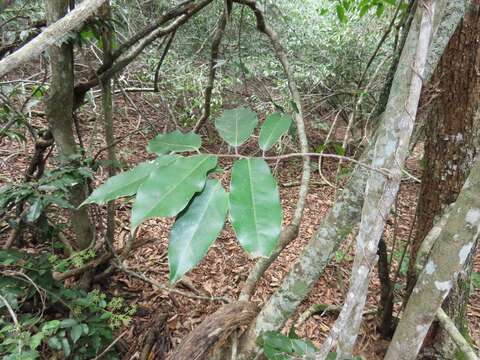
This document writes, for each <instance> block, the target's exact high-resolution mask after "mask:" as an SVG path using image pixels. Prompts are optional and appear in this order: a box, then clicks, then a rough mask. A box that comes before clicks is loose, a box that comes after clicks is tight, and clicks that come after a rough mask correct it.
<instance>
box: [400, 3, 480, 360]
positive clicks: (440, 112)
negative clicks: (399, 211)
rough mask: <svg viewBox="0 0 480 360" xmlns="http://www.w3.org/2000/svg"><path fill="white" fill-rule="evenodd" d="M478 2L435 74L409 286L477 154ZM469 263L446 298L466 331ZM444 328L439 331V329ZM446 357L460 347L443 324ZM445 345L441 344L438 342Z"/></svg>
mask: <svg viewBox="0 0 480 360" xmlns="http://www.w3.org/2000/svg"><path fill="white" fill-rule="evenodd" d="M479 20H480V1H479V0H471V1H469V5H468V7H467V11H466V14H465V18H464V20H463V21H462V22H461V23H460V24H459V26H458V27H457V30H456V31H455V34H454V35H453V36H452V38H451V39H450V42H449V44H448V46H447V48H446V49H445V52H444V54H443V56H442V58H441V60H440V62H439V64H438V67H437V69H436V71H435V74H434V76H433V78H432V82H431V83H432V85H431V87H434V89H433V90H431V91H430V92H431V93H433V94H434V95H433V96H434V100H433V101H432V103H431V105H430V108H431V110H430V111H429V117H428V119H427V122H426V125H425V132H426V134H427V136H426V138H425V170H424V173H423V178H422V186H421V192H420V198H419V203H418V209H417V219H418V222H417V223H418V226H417V232H416V236H415V241H414V242H413V244H412V248H411V254H410V259H411V262H410V269H409V277H408V290H409V291H411V289H413V286H414V285H415V282H416V279H417V276H416V275H417V269H415V266H414V264H416V263H417V261H416V258H417V252H418V249H419V248H420V246H421V244H422V242H423V240H424V239H425V237H426V235H427V234H428V232H429V231H430V229H431V228H432V226H433V223H434V221H435V219H436V217H438V216H440V215H441V214H442V211H443V209H444V208H445V206H446V205H449V204H451V203H453V202H454V201H455V200H456V199H457V196H458V194H459V192H460V190H461V187H462V186H463V184H464V182H465V179H466V178H467V176H468V174H469V171H470V168H471V166H472V163H473V160H474V158H475V156H476V155H477V153H478V149H479V138H478V133H479V129H480V126H479V125H480V116H479V115H480V114H479V109H480V77H479V76H478V69H479V68H480V44H479V42H480V21H479ZM468 265H469V264H467V266H466V271H464V272H463V273H462V274H461V276H459V283H458V284H457V286H455V288H454V290H452V292H451V294H450V295H449V296H448V298H447V300H446V301H445V303H444V309H445V311H446V312H447V314H448V316H450V317H451V318H452V320H453V321H454V323H455V324H456V326H457V327H458V328H459V329H460V331H461V332H462V333H464V334H465V332H466V331H468V327H466V322H465V317H466V310H467V309H466V307H467V303H468V295H469V285H468V280H467V279H468V277H469V276H468V275H469V272H470V271H471V269H470V268H471V266H468ZM438 331H440V332H438ZM430 334H431V335H432V337H431V339H430V340H429V342H432V341H433V342H434V343H435V348H437V349H438V350H440V352H441V353H442V356H443V357H446V358H452V357H453V356H454V353H455V351H456V346H455V344H454V343H453V342H452V341H451V337H450V336H449V335H448V334H446V333H445V332H444V331H441V330H440V328H438V327H435V328H434V329H432V331H431V332H430ZM440 344H442V346H439V345H440Z"/></svg>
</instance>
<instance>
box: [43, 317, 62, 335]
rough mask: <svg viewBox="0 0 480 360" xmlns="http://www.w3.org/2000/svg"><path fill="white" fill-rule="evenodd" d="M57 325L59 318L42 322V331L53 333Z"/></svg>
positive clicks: (58, 325) (58, 324)
mask: <svg viewBox="0 0 480 360" xmlns="http://www.w3.org/2000/svg"><path fill="white" fill-rule="evenodd" d="M59 327H60V320H51V321H49V322H46V323H44V324H43V326H42V331H43V332H52V333H53V332H55V331H57V330H58V328H59Z"/></svg>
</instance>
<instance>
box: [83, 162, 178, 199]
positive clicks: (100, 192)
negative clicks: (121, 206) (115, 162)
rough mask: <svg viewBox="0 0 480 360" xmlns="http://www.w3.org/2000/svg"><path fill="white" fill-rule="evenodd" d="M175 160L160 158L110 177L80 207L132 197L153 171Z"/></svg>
mask: <svg viewBox="0 0 480 360" xmlns="http://www.w3.org/2000/svg"><path fill="white" fill-rule="evenodd" d="M176 159H177V158H176V157H174V156H162V157H160V158H158V159H157V160H156V161H154V162H144V163H141V164H139V165H137V166H135V167H134V168H133V169H131V170H128V171H125V172H123V173H121V174H118V175H115V176H112V177H111V178H110V179H108V180H107V181H106V182H105V183H104V184H103V185H101V186H99V187H98V188H97V189H95V191H94V192H92V193H91V194H90V196H89V197H88V198H87V199H86V200H85V201H84V202H83V203H82V204H81V205H80V206H83V205H85V204H90V203H95V204H105V203H107V202H109V201H110V200H114V199H118V198H120V197H123V196H130V195H134V194H135V193H136V192H137V190H138V187H139V186H140V185H141V184H142V183H143V182H144V181H145V180H146V179H147V178H148V176H149V175H150V173H151V172H152V171H153V170H154V169H158V168H163V167H166V166H168V165H169V164H171V163H173V162H174V161H175V160H176Z"/></svg>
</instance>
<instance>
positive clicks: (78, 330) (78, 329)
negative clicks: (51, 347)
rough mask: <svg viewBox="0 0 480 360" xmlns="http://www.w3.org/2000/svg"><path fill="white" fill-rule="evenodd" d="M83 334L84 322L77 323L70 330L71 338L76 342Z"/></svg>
mask: <svg viewBox="0 0 480 360" xmlns="http://www.w3.org/2000/svg"><path fill="white" fill-rule="evenodd" d="M82 335H83V326H82V324H77V325H75V326H73V327H72V330H71V331H70V338H71V339H72V341H73V343H74V344H75V343H76V342H77V341H78V339H80V337H81V336H82Z"/></svg>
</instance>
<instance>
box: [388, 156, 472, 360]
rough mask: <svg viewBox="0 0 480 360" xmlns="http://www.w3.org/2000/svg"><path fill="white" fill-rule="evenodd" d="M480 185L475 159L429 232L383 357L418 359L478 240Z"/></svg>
mask: <svg viewBox="0 0 480 360" xmlns="http://www.w3.org/2000/svg"><path fill="white" fill-rule="evenodd" d="M479 187H480V161H476V163H475V165H474V166H473V168H472V171H471V173H470V176H469V177H468V180H467V181H466V182H465V185H464V186H463V188H462V191H461V192H460V195H459V196H458V199H457V201H456V202H455V204H454V205H453V206H452V208H451V209H449V211H447V212H446V213H445V214H444V216H443V217H442V221H440V222H439V223H437V224H435V226H434V227H433V228H432V230H431V231H430V233H429V237H430V236H432V237H434V238H435V239H436V241H435V245H434V247H433V249H432V251H431V255H430V257H429V259H428V262H427V264H426V265H425V267H424V269H423V271H422V273H421V274H420V276H419V278H418V281H417V283H416V285H415V287H414V289H413V291H412V295H411V296H410V298H409V300H408V304H407V306H406V308H405V311H404V313H403V316H402V319H401V320H400V323H399V324H398V326H397V329H396V331H395V334H394V336H393V339H392V342H391V344H390V346H389V348H388V352H387V355H386V356H385V360H414V359H417V354H418V351H419V350H420V348H421V346H422V342H423V341H424V339H425V336H426V335H427V332H428V329H429V328H430V325H431V324H432V321H433V319H434V318H435V316H436V314H437V312H438V309H439V308H440V307H441V305H442V303H443V301H444V299H445V298H446V296H447V294H448V293H449V292H450V290H451V289H452V287H453V286H454V284H455V282H456V281H457V279H458V275H459V273H460V272H461V271H462V269H463V268H464V267H465V262H466V261H467V259H468V257H469V256H470V255H471V254H472V252H473V251H474V245H475V243H476V242H477V240H478V236H479V234H480V193H479V192H478V188H479ZM452 239H455V241H452ZM435 358H440V359H442V357H435ZM454 358H455V357H447V358H446V359H454Z"/></svg>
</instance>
